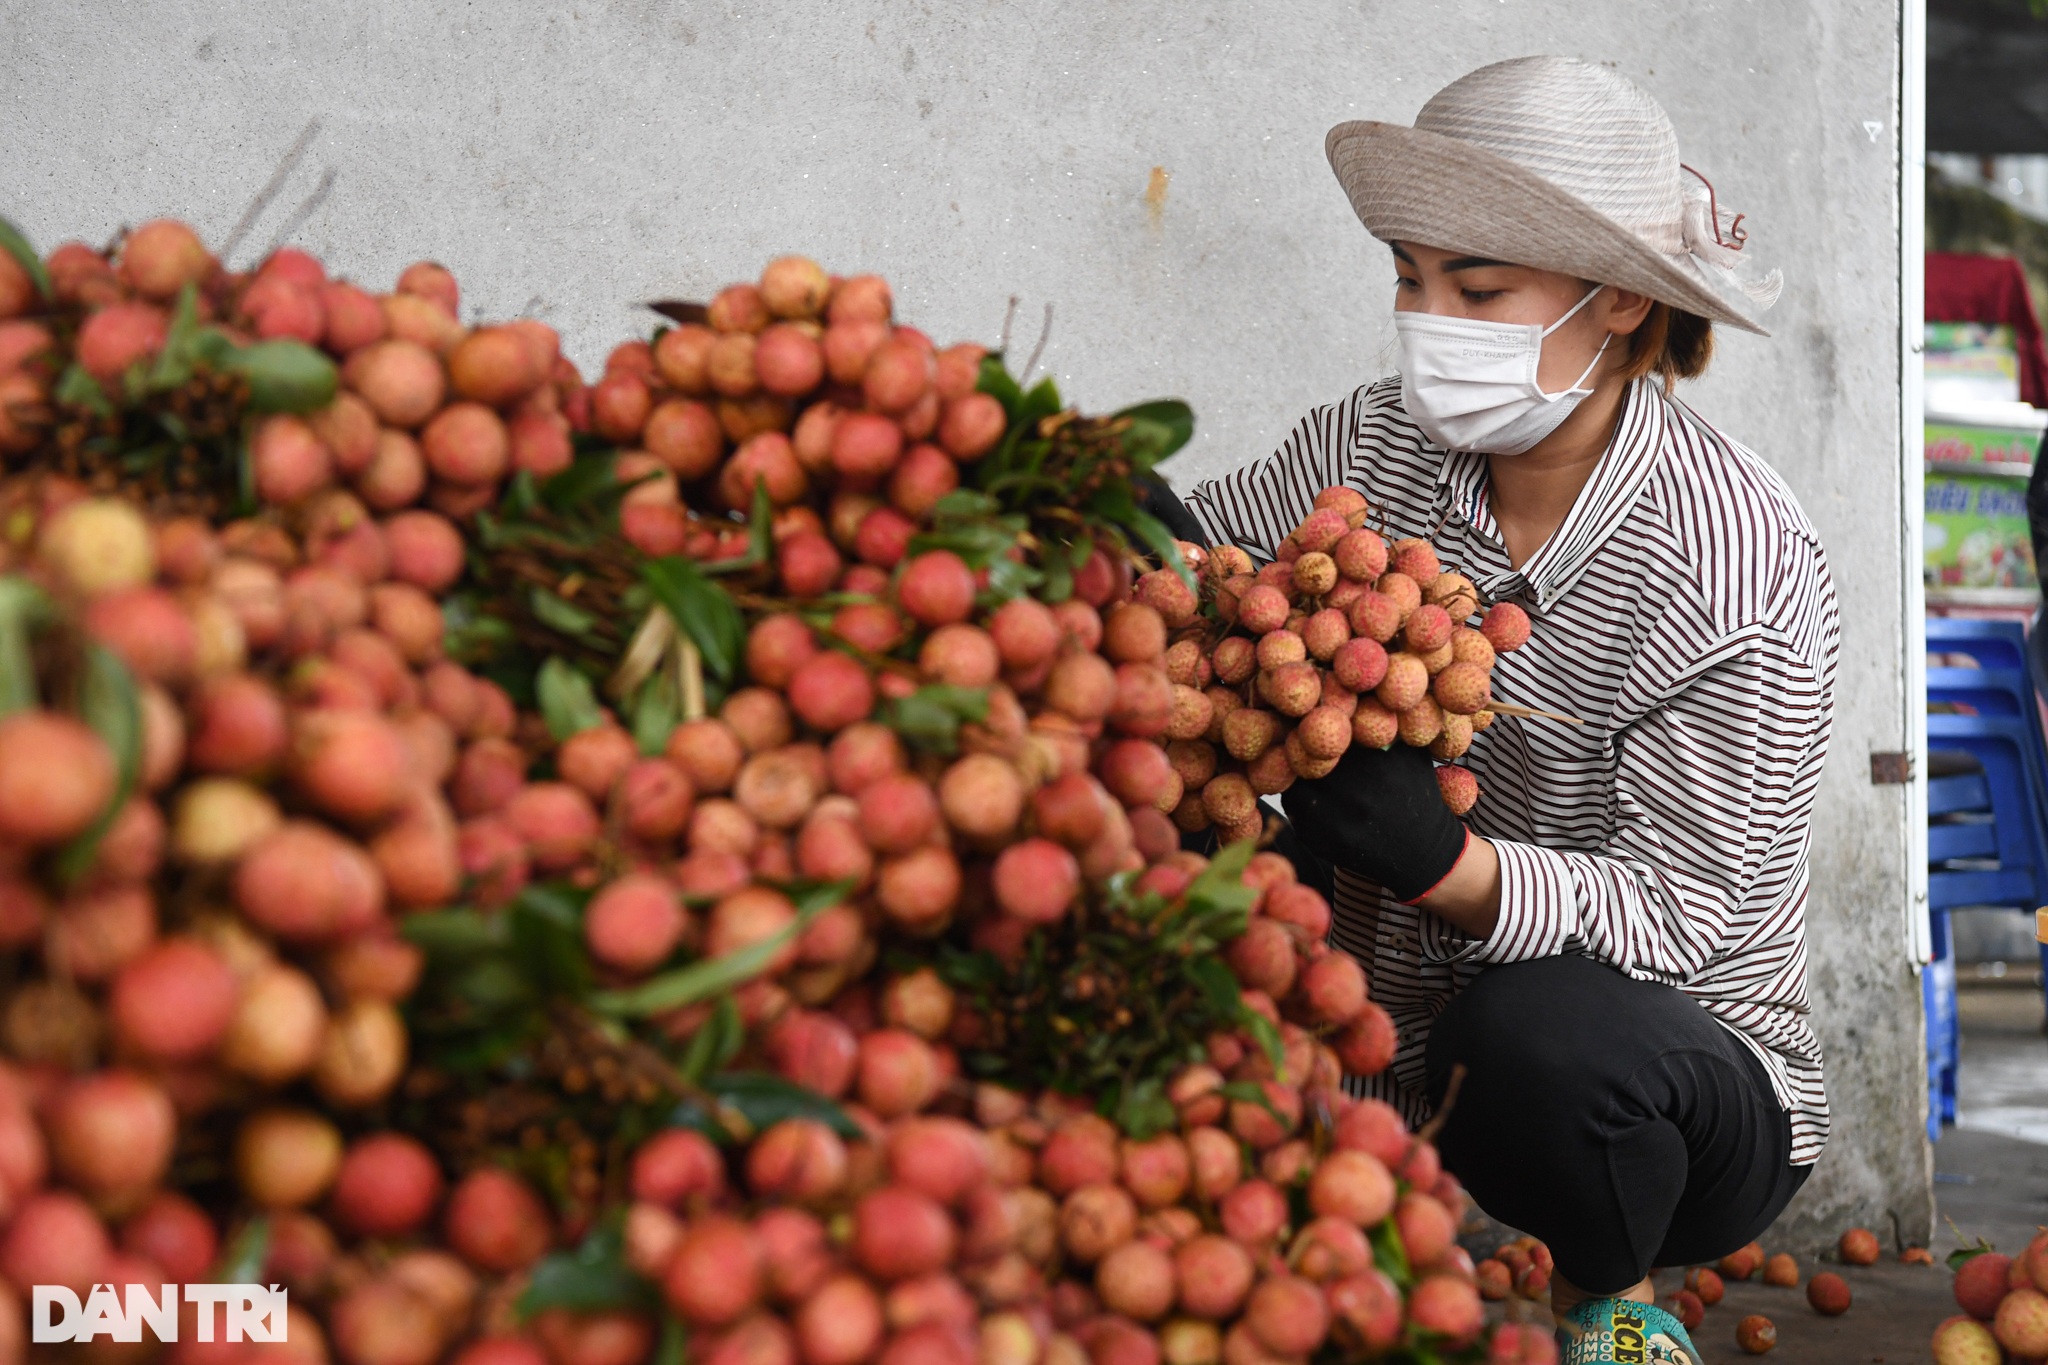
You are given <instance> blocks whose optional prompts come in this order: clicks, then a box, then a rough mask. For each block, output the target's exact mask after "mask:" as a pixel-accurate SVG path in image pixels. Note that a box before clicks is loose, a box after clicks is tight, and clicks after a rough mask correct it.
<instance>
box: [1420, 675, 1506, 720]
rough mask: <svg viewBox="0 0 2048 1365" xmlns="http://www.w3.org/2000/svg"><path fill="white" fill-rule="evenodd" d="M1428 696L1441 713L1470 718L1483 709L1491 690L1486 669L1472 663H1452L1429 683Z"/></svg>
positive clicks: (1489, 699) (1489, 698)
mask: <svg viewBox="0 0 2048 1365" xmlns="http://www.w3.org/2000/svg"><path fill="white" fill-rule="evenodd" d="M1430 694H1431V695H1432V696H1434V697H1435V698H1436V700H1437V704H1438V705H1440V706H1442V707H1443V709H1444V710H1446V711H1448V712H1450V713H1452V714H1453V715H1460V716H1469V715H1471V714H1472V713H1473V712H1475V711H1483V710H1485V709H1486V704H1487V702H1489V701H1491V700H1492V698H1493V688H1492V683H1491V681H1490V679H1489V678H1488V676H1487V670H1486V669H1484V668H1482V667H1480V666H1479V665H1478V664H1475V663H1453V664H1450V665H1449V666H1447V667H1446V668H1445V669H1444V671H1443V672H1441V673H1439V674H1437V675H1436V677H1435V678H1434V679H1433V680H1432V681H1431V683H1430Z"/></svg>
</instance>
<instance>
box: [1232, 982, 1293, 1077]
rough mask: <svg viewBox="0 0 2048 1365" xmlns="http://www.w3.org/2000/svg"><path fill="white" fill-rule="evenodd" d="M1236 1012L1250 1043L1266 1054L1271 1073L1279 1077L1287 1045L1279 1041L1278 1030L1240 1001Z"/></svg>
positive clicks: (1285, 1068)
mask: <svg viewBox="0 0 2048 1365" xmlns="http://www.w3.org/2000/svg"><path fill="white" fill-rule="evenodd" d="M1238 1011H1239V1015H1238V1022H1239V1023H1240V1024H1241V1025H1242V1026H1243V1028H1244V1031H1245V1032H1246V1033H1249V1034H1250V1035H1251V1036H1252V1041H1253V1042H1255V1043H1257V1044H1258V1045H1259V1051H1261V1052H1263V1053H1265V1054H1266V1060H1267V1061H1268V1062H1270V1063H1272V1065H1273V1073H1274V1074H1275V1075H1279V1074H1280V1073H1282V1072H1284V1071H1286V1070H1287V1045H1286V1044H1285V1043H1283V1042H1281V1041H1280V1030H1279V1029H1278V1028H1275V1027H1274V1025H1273V1021H1272V1020H1271V1019H1268V1018H1267V1017H1266V1016H1265V1015H1263V1014H1260V1013H1259V1012H1258V1011H1257V1010H1255V1009H1253V1008H1251V1006H1249V1005H1246V1004H1243V1003H1242V1002H1241V1001H1240V1003H1239V1005H1238ZM1287 1079H1290V1080H1293V1079H1296V1078H1294V1077H1288V1078H1287Z"/></svg>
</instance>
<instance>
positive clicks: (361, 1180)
mask: <svg viewBox="0 0 2048 1365" xmlns="http://www.w3.org/2000/svg"><path fill="white" fill-rule="evenodd" d="M440 1198H441V1170H440V1167H439V1166H437V1165H436V1164H435V1163H434V1158H433V1154H432V1153H430V1152H428V1151H427V1149H426V1148H425V1147H423V1146H422V1145H420V1144H419V1143H418V1142H415V1141H414V1140H413V1139H411V1138H409V1137H404V1136H401V1135H400V1134H397V1133H376V1134H372V1135H371V1136H369V1137H366V1138H363V1139H360V1140H359V1141H357V1142H356V1143H355V1144H354V1145H353V1146H351V1147H350V1148H349V1149H348V1151H347V1152H346V1153H345V1154H344V1155H343V1156H342V1159H341V1170H340V1172H339V1173H338V1174H337V1175H336V1176H335V1178H334V1186H333V1189H332V1192H331V1193H330V1194H329V1196H328V1202H329V1207H330V1209H331V1211H332V1213H333V1216H334V1221H335V1222H336V1223H337V1224H339V1225H340V1226H341V1227H342V1228H343V1229H344V1230H345V1231H348V1232H353V1233H358V1234H360V1235H362V1236H366V1237H399V1236H403V1235H405V1234H406V1233H409V1232H411V1231H413V1230H414V1229H416V1228H418V1227H420V1226H422V1225H423V1224H425V1222H426V1221H427V1219H428V1217H429V1216H431V1215H432V1213H433V1211H434V1206H435V1205H436V1204H437V1203H439V1202H440Z"/></svg>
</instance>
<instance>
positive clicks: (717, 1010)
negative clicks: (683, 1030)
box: [676, 995, 747, 1083]
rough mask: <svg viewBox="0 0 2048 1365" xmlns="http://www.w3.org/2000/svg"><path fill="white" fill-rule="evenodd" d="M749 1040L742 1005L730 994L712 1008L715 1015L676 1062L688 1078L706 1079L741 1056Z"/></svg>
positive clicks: (677, 1068) (694, 1034) (700, 1080)
mask: <svg viewBox="0 0 2048 1365" xmlns="http://www.w3.org/2000/svg"><path fill="white" fill-rule="evenodd" d="M746 1041H747V1026H746V1025H745V1024H744V1023H742V1022H741V1020H740V1008H739V1006H738V1005H736V1004H734V1003H733V998H732V997H731V996H729V995H722V996H720V997H719V998H718V1003H717V1004H716V1005H714V1006H712V1007H711V1016H710V1017H709V1018H708V1019H706V1020H705V1021H704V1024H703V1027H701V1028H699V1029H698V1030H697V1031H696V1032H695V1033H693V1034H691V1035H690V1044H689V1046H688V1047H687V1048H685V1049H684V1050H683V1059H682V1060H681V1061H680V1062H678V1063H676V1070H678V1071H680V1072H682V1073H683V1077H684V1079H685V1080H688V1081H690V1082H692V1083H699V1082H702V1081H703V1079H704V1078H705V1077H706V1076H708V1075H710V1074H711V1073H712V1072H714V1071H716V1070H718V1069H719V1068H720V1067H722V1066H724V1065H725V1064H726V1063H727V1062H730V1061H731V1060H732V1059H733V1058H734V1057H736V1056H738V1055H739V1050H740V1048H741V1046H743V1045H744V1044H745V1043H746Z"/></svg>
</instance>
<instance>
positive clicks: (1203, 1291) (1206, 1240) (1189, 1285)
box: [1174, 1234, 1253, 1322]
mask: <svg viewBox="0 0 2048 1365" xmlns="http://www.w3.org/2000/svg"><path fill="white" fill-rule="evenodd" d="M1174 1273H1176V1279H1178V1281H1180V1308H1182V1312H1186V1314H1190V1316H1194V1318H1206V1320H1208V1322H1223V1320H1227V1318H1231V1316H1235V1314H1237V1310H1239V1306H1243V1302H1245V1295H1247V1293H1251V1279H1253V1265H1251V1254H1249V1252H1245V1248H1243V1246H1239V1244H1237V1242H1233V1240H1231V1238H1227V1236H1217V1234H1202V1236H1196V1238H1190V1240H1186V1242H1182V1244H1180V1246H1178V1248H1176V1250H1174Z"/></svg>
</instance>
